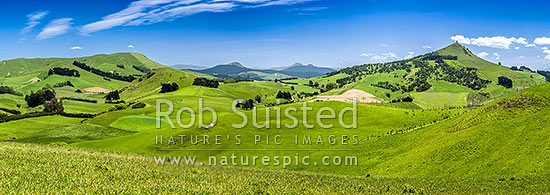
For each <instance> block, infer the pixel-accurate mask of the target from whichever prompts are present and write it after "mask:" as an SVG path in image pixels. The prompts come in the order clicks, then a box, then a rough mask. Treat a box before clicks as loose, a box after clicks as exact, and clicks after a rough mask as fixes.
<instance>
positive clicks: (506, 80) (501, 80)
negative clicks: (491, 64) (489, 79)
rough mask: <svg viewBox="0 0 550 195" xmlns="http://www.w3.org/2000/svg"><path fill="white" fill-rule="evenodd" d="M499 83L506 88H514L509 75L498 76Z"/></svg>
mask: <svg viewBox="0 0 550 195" xmlns="http://www.w3.org/2000/svg"><path fill="white" fill-rule="evenodd" d="M498 84H499V85H502V86H504V87H506V88H512V86H513V82H512V79H509V78H508V77H505V76H500V77H498Z"/></svg>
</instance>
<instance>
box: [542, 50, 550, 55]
mask: <svg viewBox="0 0 550 195" xmlns="http://www.w3.org/2000/svg"><path fill="white" fill-rule="evenodd" d="M542 53H545V54H548V55H550V50H548V49H545V50H544V51H542Z"/></svg>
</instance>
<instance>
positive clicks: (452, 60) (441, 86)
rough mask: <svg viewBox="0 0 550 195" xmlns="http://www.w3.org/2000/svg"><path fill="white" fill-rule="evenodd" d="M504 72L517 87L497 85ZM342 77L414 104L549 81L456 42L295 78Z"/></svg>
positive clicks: (490, 94) (478, 97) (438, 104)
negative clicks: (384, 60) (385, 60)
mask: <svg viewBox="0 0 550 195" xmlns="http://www.w3.org/2000/svg"><path fill="white" fill-rule="evenodd" d="M501 76H504V77H507V78H509V79H511V80H512V82H513V86H512V87H511V88H505V87H503V86H501V85H498V77H501ZM338 79H343V80H341V81H340V82H341V83H338V84H340V85H342V86H343V87H344V88H357V89H360V90H363V91H366V92H368V93H371V94H373V95H375V96H376V97H378V98H379V99H384V100H397V101H398V100H399V99H402V98H404V97H408V96H410V97H412V98H413V99H414V101H413V103H415V104H417V105H419V106H420V107H422V108H442V107H450V106H466V105H480V104H482V103H485V102H487V101H490V100H492V99H495V98H498V97H501V96H503V95H506V94H509V93H511V92H513V91H515V89H516V87H533V86H536V85H540V84H543V83H546V81H545V78H544V77H543V76H541V75H538V74H536V73H533V72H529V71H514V70H511V69H510V68H508V67H506V66H501V65H497V64H494V63H491V62H489V61H486V60H484V59H482V58H479V57H477V56H475V55H474V54H473V53H472V52H470V51H469V50H468V49H467V48H466V47H464V46H462V45H460V44H458V43H454V44H451V45H449V46H447V47H445V48H443V49H440V50H438V51H435V52H432V53H428V54H425V55H420V56H417V57H414V58H412V59H406V60H401V61H396V62H388V63H381V64H364V65H358V66H354V67H349V68H344V69H342V70H339V71H336V72H333V73H330V74H328V75H327V76H323V77H318V78H313V79H307V80H306V79H301V80H293V81H292V82H297V83H304V84H305V83H307V82H308V81H309V80H312V81H317V82H319V83H320V84H327V83H330V82H332V83H336V82H338ZM342 91H345V90H336V93H341V92H342ZM330 93H334V92H330ZM482 96H483V97H482Z"/></svg>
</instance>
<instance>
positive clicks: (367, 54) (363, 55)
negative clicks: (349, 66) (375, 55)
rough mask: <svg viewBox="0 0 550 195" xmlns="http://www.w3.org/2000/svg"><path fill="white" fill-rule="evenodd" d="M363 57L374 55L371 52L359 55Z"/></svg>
mask: <svg viewBox="0 0 550 195" xmlns="http://www.w3.org/2000/svg"><path fill="white" fill-rule="evenodd" d="M359 56H361V57H369V56H372V54H371V53H362V54H361V55H359Z"/></svg>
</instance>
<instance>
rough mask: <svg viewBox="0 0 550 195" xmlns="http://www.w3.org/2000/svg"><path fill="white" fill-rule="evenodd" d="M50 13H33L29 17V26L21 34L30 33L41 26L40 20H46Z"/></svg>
mask: <svg viewBox="0 0 550 195" xmlns="http://www.w3.org/2000/svg"><path fill="white" fill-rule="evenodd" d="M48 13H50V12H49V11H41V12H33V13H31V14H29V15H27V18H28V20H27V24H26V25H25V27H24V28H23V29H22V30H21V33H28V32H30V31H31V30H32V28H34V27H35V26H36V25H38V24H40V20H42V18H44V17H45V16H46V15H48Z"/></svg>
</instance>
